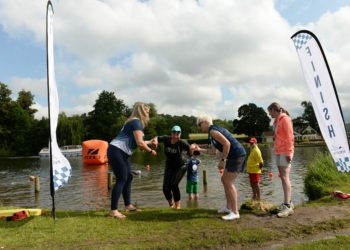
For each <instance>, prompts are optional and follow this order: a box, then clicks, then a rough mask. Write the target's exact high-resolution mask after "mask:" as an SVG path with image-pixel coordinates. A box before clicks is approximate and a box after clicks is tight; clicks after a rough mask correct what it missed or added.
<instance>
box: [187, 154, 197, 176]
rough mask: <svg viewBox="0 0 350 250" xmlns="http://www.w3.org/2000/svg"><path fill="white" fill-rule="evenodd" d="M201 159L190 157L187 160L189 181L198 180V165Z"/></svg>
mask: <svg viewBox="0 0 350 250" xmlns="http://www.w3.org/2000/svg"><path fill="white" fill-rule="evenodd" d="M199 163H200V160H198V159H195V158H192V157H191V158H190V159H188V160H187V163H186V165H187V180H188V181H198V165H199Z"/></svg>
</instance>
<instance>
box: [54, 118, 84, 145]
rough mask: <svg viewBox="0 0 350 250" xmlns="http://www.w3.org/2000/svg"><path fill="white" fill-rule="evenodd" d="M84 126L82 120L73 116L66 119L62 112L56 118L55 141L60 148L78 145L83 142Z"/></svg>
mask: <svg viewBox="0 0 350 250" xmlns="http://www.w3.org/2000/svg"><path fill="white" fill-rule="evenodd" d="M83 135H84V125H83V119H82V118H81V117H80V116H78V115H74V116H72V117H67V115H66V114H65V113H64V112H62V113H60V114H59V116H58V124H57V141H58V144H59V145H60V146H63V145H79V144H81V142H82V141H83Z"/></svg>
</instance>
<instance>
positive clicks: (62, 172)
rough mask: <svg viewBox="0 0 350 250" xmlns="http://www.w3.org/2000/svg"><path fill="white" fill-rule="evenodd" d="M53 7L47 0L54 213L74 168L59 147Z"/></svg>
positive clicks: (51, 172)
mask: <svg viewBox="0 0 350 250" xmlns="http://www.w3.org/2000/svg"><path fill="white" fill-rule="evenodd" d="M53 16H54V12H53V7H52V4H51V2H50V1H48V2H47V12H46V50H47V58H46V59H47V61H46V62H47V91H48V112H49V121H50V141H49V148H50V177H51V178H50V191H51V196H52V200H53V214H54V210H55V206H54V203H55V202H54V201H55V199H54V196H55V191H57V190H58V189H59V188H60V187H63V186H64V185H65V184H66V183H67V182H68V179H69V177H70V176H71V171H72V168H71V166H70V163H69V161H68V160H67V159H66V158H65V157H64V155H63V154H62V152H61V150H60V148H59V147H58V143H57V137H56V129H57V122H58V113H59V100H58V93H57V86H56V77H55V64H54V53H53V51H54V46H53Z"/></svg>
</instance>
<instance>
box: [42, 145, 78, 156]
mask: <svg viewBox="0 0 350 250" xmlns="http://www.w3.org/2000/svg"><path fill="white" fill-rule="evenodd" d="M60 149H61V152H62V154H63V155H64V156H66V157H80V156H82V146H81V145H66V146H62V147H60ZM39 156H40V157H42V158H45V157H49V156H50V150H49V149H48V148H42V149H41V150H40V152H39Z"/></svg>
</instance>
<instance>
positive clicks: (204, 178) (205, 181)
mask: <svg viewBox="0 0 350 250" xmlns="http://www.w3.org/2000/svg"><path fill="white" fill-rule="evenodd" d="M203 185H204V186H206V185H207V170H203Z"/></svg>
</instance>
